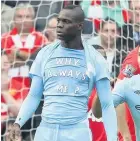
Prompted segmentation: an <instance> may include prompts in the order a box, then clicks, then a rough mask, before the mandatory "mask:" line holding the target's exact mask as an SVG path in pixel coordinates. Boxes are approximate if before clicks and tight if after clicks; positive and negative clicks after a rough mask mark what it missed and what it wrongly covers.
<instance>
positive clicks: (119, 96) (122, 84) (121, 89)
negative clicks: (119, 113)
mask: <svg viewBox="0 0 140 141" xmlns="http://www.w3.org/2000/svg"><path fill="white" fill-rule="evenodd" d="M126 85H127V84H126V79H124V80H120V81H118V82H117V83H116V85H115V87H114V89H113V91H112V93H113V102H114V105H115V107H116V106H118V105H119V104H121V103H123V102H125V91H126V90H127V88H126Z"/></svg>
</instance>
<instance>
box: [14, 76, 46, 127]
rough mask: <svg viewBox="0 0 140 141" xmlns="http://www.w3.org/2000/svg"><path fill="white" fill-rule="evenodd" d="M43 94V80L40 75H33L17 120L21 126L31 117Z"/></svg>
mask: <svg viewBox="0 0 140 141" xmlns="http://www.w3.org/2000/svg"><path fill="white" fill-rule="evenodd" d="M42 94H43V80H42V78H41V77H39V76H33V79H32V83H31V88H30V91H29V94H28V96H27V97H26V99H25V100H24V102H23V104H22V106H21V109H20V111H19V114H18V116H17V119H16V122H15V123H17V124H19V125H20V127H22V126H23V125H24V124H25V122H26V121H27V120H28V119H29V118H31V116H32V114H33V113H34V112H35V110H36V109H37V107H38V105H39V103H40V100H41V97H42Z"/></svg>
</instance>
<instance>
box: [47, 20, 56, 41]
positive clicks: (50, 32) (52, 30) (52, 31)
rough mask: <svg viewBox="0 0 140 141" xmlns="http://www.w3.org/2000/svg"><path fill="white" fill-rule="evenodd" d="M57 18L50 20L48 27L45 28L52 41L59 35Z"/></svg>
mask: <svg viewBox="0 0 140 141" xmlns="http://www.w3.org/2000/svg"><path fill="white" fill-rule="evenodd" d="M56 27H57V19H56V18H53V19H51V20H50V21H49V23H48V26H47V28H46V29H45V35H46V36H47V38H48V40H49V41H50V42H52V41H54V40H55V39H56V37H57V35H56Z"/></svg>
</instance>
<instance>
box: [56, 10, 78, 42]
mask: <svg viewBox="0 0 140 141" xmlns="http://www.w3.org/2000/svg"><path fill="white" fill-rule="evenodd" d="M75 17H76V12H73V11H72V10H66V9H64V10H62V11H61V12H60V14H59V16H58V24H57V38H58V39H60V40H64V41H71V40H73V39H74V38H75V37H76V36H77V33H79V28H78V24H79V23H77V22H76V21H75V20H76V18H75Z"/></svg>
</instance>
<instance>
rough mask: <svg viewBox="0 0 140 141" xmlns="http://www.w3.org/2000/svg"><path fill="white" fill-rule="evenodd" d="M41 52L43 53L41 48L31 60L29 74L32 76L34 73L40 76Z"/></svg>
mask: <svg viewBox="0 0 140 141" xmlns="http://www.w3.org/2000/svg"><path fill="white" fill-rule="evenodd" d="M43 54H44V49H41V50H40V51H39V52H38V54H37V56H36V58H35V60H34V61H33V64H32V66H31V69H30V72H29V76H30V77H31V78H32V77H33V76H34V75H36V76H39V77H42V62H43Z"/></svg>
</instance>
